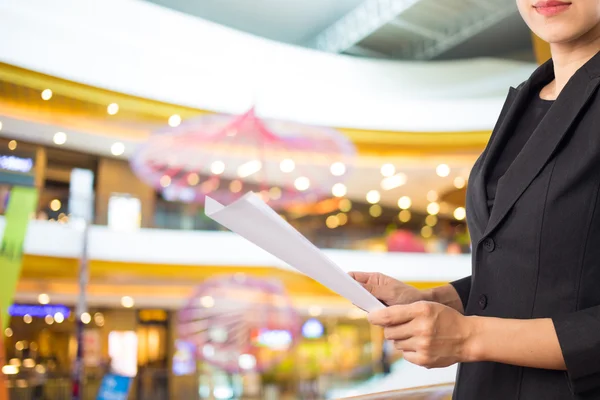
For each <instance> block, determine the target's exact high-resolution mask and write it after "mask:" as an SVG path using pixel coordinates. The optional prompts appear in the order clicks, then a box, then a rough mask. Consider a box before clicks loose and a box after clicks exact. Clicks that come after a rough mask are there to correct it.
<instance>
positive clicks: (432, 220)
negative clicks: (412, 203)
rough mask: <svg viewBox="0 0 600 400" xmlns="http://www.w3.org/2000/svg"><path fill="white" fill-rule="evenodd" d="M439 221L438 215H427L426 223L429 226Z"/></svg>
mask: <svg viewBox="0 0 600 400" xmlns="http://www.w3.org/2000/svg"><path fill="white" fill-rule="evenodd" d="M437 223H438V217H437V215H428V216H427V217H425V224H426V225H427V226H435V225H436V224H437Z"/></svg>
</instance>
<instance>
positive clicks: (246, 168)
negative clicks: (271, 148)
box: [237, 160, 262, 178]
mask: <svg viewBox="0 0 600 400" xmlns="http://www.w3.org/2000/svg"><path fill="white" fill-rule="evenodd" d="M261 169H262V163H261V162H260V160H252V161H248V162H247V163H244V164H242V165H240V166H239V167H238V169H237V174H238V176H239V177H240V178H247V177H249V176H250V175H253V174H255V173H257V172H258V171H260V170H261Z"/></svg>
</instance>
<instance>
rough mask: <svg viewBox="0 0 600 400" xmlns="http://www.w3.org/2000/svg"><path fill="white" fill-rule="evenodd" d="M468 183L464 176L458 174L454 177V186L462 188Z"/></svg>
mask: <svg viewBox="0 0 600 400" xmlns="http://www.w3.org/2000/svg"><path fill="white" fill-rule="evenodd" d="M466 184H467V181H466V180H465V178H463V177H462V176H457V177H456V178H454V187H455V188H457V189H462V188H464V187H465V185H466Z"/></svg>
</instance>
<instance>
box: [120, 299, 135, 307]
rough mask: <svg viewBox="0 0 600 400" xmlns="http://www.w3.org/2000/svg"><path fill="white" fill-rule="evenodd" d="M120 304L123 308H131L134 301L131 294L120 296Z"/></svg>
mask: <svg viewBox="0 0 600 400" xmlns="http://www.w3.org/2000/svg"><path fill="white" fill-rule="evenodd" d="M121 305H122V306H123V307H125V308H132V307H133V306H134V305H135V301H134V300H133V297H131V296H123V297H121Z"/></svg>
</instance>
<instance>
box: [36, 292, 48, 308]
mask: <svg viewBox="0 0 600 400" xmlns="http://www.w3.org/2000/svg"><path fill="white" fill-rule="evenodd" d="M38 303H40V304H41V305H44V306H45V305H46V304H49V303H50V296H48V295H47V294H46V293H42V294H40V295H39V296H38Z"/></svg>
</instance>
